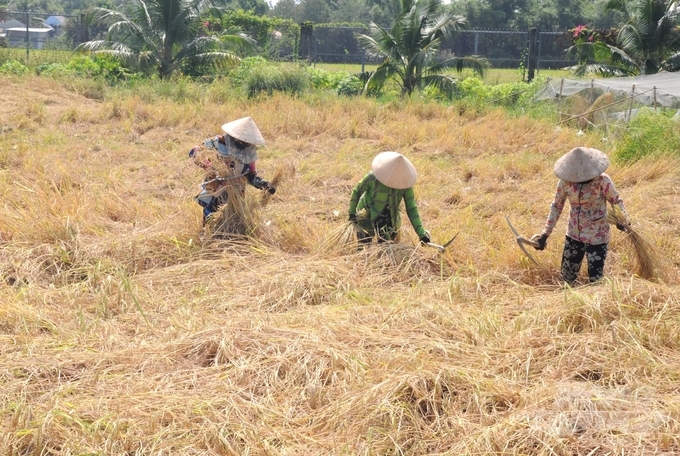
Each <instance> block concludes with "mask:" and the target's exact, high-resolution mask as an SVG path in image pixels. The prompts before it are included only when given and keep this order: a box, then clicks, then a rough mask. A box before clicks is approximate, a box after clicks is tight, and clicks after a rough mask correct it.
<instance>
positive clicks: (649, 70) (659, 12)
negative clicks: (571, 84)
mask: <svg viewBox="0 0 680 456" xmlns="http://www.w3.org/2000/svg"><path fill="white" fill-rule="evenodd" d="M606 8H607V9H608V10H612V11H617V12H620V13H621V14H623V15H624V16H625V17H626V18H627V21H626V23H625V24H623V26H622V27H621V28H620V30H618V33H617V36H616V45H615V46H614V45H612V44H611V43H610V42H608V41H607V40H601V39H600V37H598V36H597V35H595V36H594V38H595V39H593V36H592V35H591V37H589V40H581V41H578V42H576V43H575V45H574V46H573V47H572V48H571V49H570V51H569V53H570V54H576V55H579V57H580V60H583V61H584V62H583V63H582V64H581V65H580V66H579V68H578V71H577V74H585V73H599V74H603V75H638V74H654V73H658V72H659V71H661V70H664V71H678V69H680V15H679V14H678V11H677V2H676V1H675V0H633V1H631V2H625V1H624V0H609V2H608V3H607V5H606Z"/></svg>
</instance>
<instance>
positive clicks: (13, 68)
mask: <svg viewBox="0 0 680 456" xmlns="http://www.w3.org/2000/svg"><path fill="white" fill-rule="evenodd" d="M28 71H29V70H28V67H27V66H26V65H24V64H23V63H21V62H17V61H16V60H10V61H8V62H5V63H3V64H2V66H0V74H13V75H16V76H21V75H24V74H26V73H28Z"/></svg>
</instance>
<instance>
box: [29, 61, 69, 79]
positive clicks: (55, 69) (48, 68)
mask: <svg viewBox="0 0 680 456" xmlns="http://www.w3.org/2000/svg"><path fill="white" fill-rule="evenodd" d="M35 74H37V75H38V76H53V77H54V76H56V77H64V76H71V75H73V74H74V71H73V70H72V69H70V68H68V66H67V65H64V64H63V63H41V64H40V65H38V66H36V67H35Z"/></svg>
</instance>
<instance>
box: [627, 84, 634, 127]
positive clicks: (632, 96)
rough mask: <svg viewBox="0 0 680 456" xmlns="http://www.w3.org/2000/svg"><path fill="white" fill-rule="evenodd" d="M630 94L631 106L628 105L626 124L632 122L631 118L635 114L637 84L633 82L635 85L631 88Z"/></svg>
mask: <svg viewBox="0 0 680 456" xmlns="http://www.w3.org/2000/svg"><path fill="white" fill-rule="evenodd" d="M630 94H631V95H630V106H629V107H628V121H627V122H626V124H629V123H630V118H631V116H632V114H633V99H634V98H635V84H633V87H632V88H631V91H630Z"/></svg>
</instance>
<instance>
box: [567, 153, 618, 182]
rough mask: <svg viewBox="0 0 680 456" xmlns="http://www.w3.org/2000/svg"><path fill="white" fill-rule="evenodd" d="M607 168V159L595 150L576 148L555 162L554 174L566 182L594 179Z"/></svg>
mask: <svg viewBox="0 0 680 456" xmlns="http://www.w3.org/2000/svg"><path fill="white" fill-rule="evenodd" d="M608 166H609V159H608V158H607V156H606V155H605V154H603V153H602V152H600V151H599V150H597V149H591V148H589V147H576V148H574V149H572V150H570V151H569V152H567V153H566V154H564V155H562V157H560V159H559V160H557V162H555V168H554V169H555V174H556V175H557V177H559V178H560V179H562V180H563V181H567V182H584V181H587V180H590V179H594V178H596V177H597V176H599V175H600V174H602V173H603V172H604V170H605V169H607V167H608Z"/></svg>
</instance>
